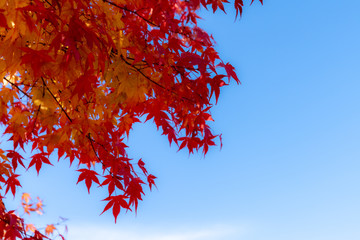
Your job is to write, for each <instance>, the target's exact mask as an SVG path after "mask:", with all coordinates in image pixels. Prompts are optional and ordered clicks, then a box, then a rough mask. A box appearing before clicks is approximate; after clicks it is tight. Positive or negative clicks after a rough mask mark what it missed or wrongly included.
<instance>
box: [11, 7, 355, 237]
mask: <svg viewBox="0 0 360 240" xmlns="http://www.w3.org/2000/svg"><path fill="white" fill-rule="evenodd" d="M246 2H247V3H245V5H246V7H245V9H244V13H243V16H242V18H241V19H240V20H236V21H234V17H235V16H234V13H233V11H232V10H231V9H230V8H231V5H229V8H228V9H229V12H228V14H227V15H225V14H222V13H219V14H216V15H213V14H211V12H205V11H202V12H201V16H202V17H203V18H204V20H203V21H201V22H200V25H201V27H203V28H204V29H205V30H206V31H208V32H210V33H212V34H213V36H214V38H215V40H216V42H217V45H216V47H217V50H218V51H219V53H220V55H221V57H222V59H223V60H224V61H226V62H230V63H232V64H233V66H235V68H236V69H237V72H238V75H239V78H240V80H241V82H242V84H241V85H239V86H237V85H236V84H235V83H234V82H233V84H231V85H230V86H228V87H225V88H223V91H222V93H221V94H220V98H219V102H218V105H217V106H215V107H214V108H213V110H212V114H213V118H214V119H215V122H214V123H212V124H211V127H212V129H213V130H214V131H215V132H216V133H222V137H223V144H224V146H223V148H222V150H219V147H214V148H212V149H210V150H209V153H208V155H207V156H206V157H205V158H204V157H203V156H202V155H201V154H196V155H194V156H188V154H187V153H186V152H185V151H180V152H177V149H176V148H175V147H171V148H170V147H169V144H168V142H167V138H166V137H164V136H161V134H160V133H158V132H156V128H155V127H154V126H153V125H152V124H151V123H146V124H139V125H137V126H136V127H135V129H134V130H133V132H132V136H130V139H129V142H128V145H129V146H130V149H129V154H130V155H131V156H132V157H133V158H134V159H139V158H143V160H144V161H145V162H146V166H147V167H148V170H149V171H150V172H151V173H152V174H154V175H155V176H157V177H158V179H157V181H156V184H157V189H154V190H153V191H152V192H149V191H148V190H146V191H145V193H146V196H144V201H143V202H141V203H140V204H139V208H138V212H137V215H135V214H134V213H133V212H128V213H125V212H121V213H120V215H119V217H118V223H117V224H114V219H113V216H112V214H111V211H109V212H106V213H104V214H103V215H101V216H99V214H100V213H101V212H102V210H103V208H104V206H105V202H102V201H101V200H102V199H104V198H105V197H106V191H105V190H103V189H100V188H99V189H92V190H91V193H90V195H88V193H87V189H86V187H85V185H84V184H83V183H80V184H78V185H75V183H76V181H77V173H74V171H73V169H74V168H73V167H71V168H70V169H69V167H68V165H69V163H68V162H60V163H57V162H56V158H55V157H54V159H53V163H54V165H55V166H56V167H45V168H44V169H43V170H42V171H41V172H40V176H39V177H37V176H36V173H35V171H31V170H30V171H29V173H26V174H24V176H22V177H21V181H22V182H21V183H22V185H23V189H24V190H22V189H19V190H18V191H19V193H21V192H23V191H26V192H29V193H30V194H31V195H32V196H40V197H41V198H42V199H43V200H44V202H45V204H46V206H45V215H44V216H42V217H35V218H33V219H32V220H31V221H33V222H38V223H52V222H55V221H56V220H57V217H58V216H62V217H65V218H68V219H69V220H68V222H67V225H68V229H69V232H68V234H67V236H68V238H67V239H69V240H75V239H76V240H77V239H87V240H95V239H109V240H112V239H116V240H118V239H120V240H140V239H141V240H223V239H226V240H264V239H266V240H304V239H306V240H339V239H345V240H358V239H360V227H359V226H360V147H359V146H360V108H359V105H360V94H359V92H360V81H359V80H360V14H359V10H360V1H358V0H344V1H338V0H326V1H325V0H320V1H314V0H290V1H289V0H264V5H263V6H261V5H260V4H259V3H257V2H256V1H255V2H254V4H253V5H252V6H251V7H249V6H248V3H249V2H250V1H246ZM7 201H9V204H10V205H11V204H14V207H16V206H17V205H16V204H18V202H17V203H16V201H14V202H12V201H13V200H12V197H11V196H9V197H8V200H7Z"/></svg>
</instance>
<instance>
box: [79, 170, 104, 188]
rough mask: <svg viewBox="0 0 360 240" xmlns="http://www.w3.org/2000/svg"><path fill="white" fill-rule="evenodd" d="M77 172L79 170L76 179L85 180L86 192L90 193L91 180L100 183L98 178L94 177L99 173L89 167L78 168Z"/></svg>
mask: <svg viewBox="0 0 360 240" xmlns="http://www.w3.org/2000/svg"><path fill="white" fill-rule="evenodd" d="M77 171H78V172H81V174H80V175H79V178H78V181H77V183H76V184H78V183H79V182H81V181H83V180H85V184H86V187H87V189H88V192H89V193H90V187H91V185H92V182H96V183H97V184H99V185H101V184H100V182H99V179H98V178H97V177H96V175H99V174H98V173H97V172H95V171H93V170H89V169H79V170H77Z"/></svg>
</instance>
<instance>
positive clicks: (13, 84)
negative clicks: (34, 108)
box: [3, 77, 32, 99]
mask: <svg viewBox="0 0 360 240" xmlns="http://www.w3.org/2000/svg"><path fill="white" fill-rule="evenodd" d="M3 79H4V80H5V81H7V82H8V83H10V84H11V86H13V87H15V88H16V89H18V90H19V91H20V92H21V93H22V94H24V95H25V96H27V97H28V98H30V99H32V97H31V96H30V95H29V94H27V93H26V92H24V91H23V90H22V89H21V88H20V87H19V86H18V85H16V84H15V83H12V82H11V81H10V80H9V79H7V78H6V77H4V78H3Z"/></svg>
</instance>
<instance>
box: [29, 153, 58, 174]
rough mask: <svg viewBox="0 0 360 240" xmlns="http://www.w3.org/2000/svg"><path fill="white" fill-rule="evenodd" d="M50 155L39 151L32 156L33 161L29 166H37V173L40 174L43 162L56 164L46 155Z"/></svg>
mask: <svg viewBox="0 0 360 240" xmlns="http://www.w3.org/2000/svg"><path fill="white" fill-rule="evenodd" d="M46 156H48V154H46V153H37V154H34V155H33V156H32V157H31V158H32V160H31V162H30V164H29V167H28V169H29V168H31V167H32V166H33V165H35V168H36V171H37V174H38V175H39V171H40V169H41V166H42V164H43V163H46V164H49V165H51V166H54V165H52V164H51V162H50V161H49V159H48V158H47V157H46Z"/></svg>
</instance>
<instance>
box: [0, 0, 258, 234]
mask: <svg viewBox="0 0 360 240" xmlns="http://www.w3.org/2000/svg"><path fill="white" fill-rule="evenodd" d="M253 1H254V0H252V1H251V3H252V2H253ZM259 1H260V2H261V3H262V0H259ZM225 3H227V0H156V1H155V0H25V1H24V0H2V1H0V77H1V79H2V82H0V124H1V125H3V126H4V127H5V134H6V136H9V139H8V140H9V141H11V142H12V143H13V149H12V150H5V149H3V150H2V149H0V182H1V186H0V187H1V188H5V192H4V193H1V195H0V196H4V195H5V194H6V193H8V191H11V193H12V194H13V195H15V193H16V189H17V187H20V186H21V185H20V182H19V180H18V177H19V174H17V172H16V170H17V168H18V167H22V168H25V169H29V168H32V167H34V168H35V169H36V171H37V173H38V174H39V171H40V170H41V168H42V166H43V165H44V164H50V165H52V163H51V161H50V159H49V156H50V155H51V154H57V156H58V159H59V160H60V159H68V160H69V161H70V163H73V162H74V161H76V162H77V164H78V172H79V178H78V183H79V182H82V181H84V182H85V185H86V187H87V189H88V191H89V192H90V188H91V186H92V185H93V184H96V185H98V186H104V187H107V189H108V193H109V196H108V197H107V198H106V199H104V201H106V202H107V205H106V206H105V209H104V211H106V210H109V209H110V208H112V210H113V215H114V217H115V221H116V218H117V216H118V214H119V212H120V210H121V209H126V210H131V209H135V211H136V209H137V206H138V202H139V201H140V200H142V195H143V194H144V192H143V186H144V185H149V187H150V188H151V187H152V186H154V185H155V182H154V179H155V178H156V177H155V176H154V175H152V174H149V173H148V171H147V170H146V168H145V163H144V161H143V160H141V159H140V160H138V161H134V160H133V159H131V158H130V157H129V156H128V154H127V151H126V149H127V146H126V144H125V143H124V139H125V138H126V137H129V133H130V130H131V129H132V126H133V124H134V123H137V122H141V121H140V119H145V121H148V120H151V121H153V122H154V123H155V125H156V127H157V128H158V129H159V130H160V131H161V132H162V134H163V135H166V136H167V138H168V140H169V143H170V144H171V143H175V144H176V145H177V146H178V147H179V149H183V148H187V150H188V151H189V153H194V152H195V151H199V150H202V151H203V153H204V154H206V152H207V151H208V148H209V146H212V145H215V142H214V139H215V138H216V137H217V135H214V134H213V133H212V131H211V129H210V127H209V126H208V121H212V117H211V113H210V110H211V107H212V102H213V101H212V98H214V99H215V102H217V100H218V98H219V94H220V88H221V87H222V86H224V85H226V84H227V83H228V81H230V78H232V79H234V80H235V81H236V82H238V83H239V82H240V81H239V79H238V77H237V76H236V74H235V71H234V67H232V66H231V65H230V64H229V63H224V62H223V61H222V60H221V59H220V57H219V55H218V53H217V51H216V50H215V49H214V40H213V38H212V37H211V36H209V35H208V34H207V33H206V32H205V31H204V30H202V29H201V28H200V27H198V25H197V20H198V19H199V16H198V15H197V14H196V12H197V10H198V9H199V8H200V7H205V8H208V7H211V8H212V10H213V11H214V12H215V11H216V10H217V9H221V10H223V11H225V8H224V4H225ZM242 7H243V1H242V0H235V1H234V8H235V10H236V14H239V13H240V14H241V13H242ZM219 72H224V73H225V74H220V73H219ZM224 80H225V81H224ZM26 146H30V147H31V149H32V151H33V152H35V153H33V155H32V156H31V157H30V160H29V162H27V161H28V160H25V159H24V157H23V156H22V153H21V151H20V150H22V151H23V152H25V149H26ZM3 213H5V210H4V211H3ZM9 214H10V215H11V213H9ZM10 215H9V217H10ZM11 217H12V215H11ZM13 217H14V219H15V220H10V221H15V222H16V221H18V220H17V218H16V217H15V215H14V216H13ZM14 231H15V232H16V231H17V230H14ZM19 231H20V230H19ZM0 232H1V229H0ZM8 232H9V231H8ZM12 236H15V237H18V235H17V234H16V233H14V234H13V235H12ZM15 237H14V238H15ZM36 239H38V238H36ZM39 239H40V237H39Z"/></svg>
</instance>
